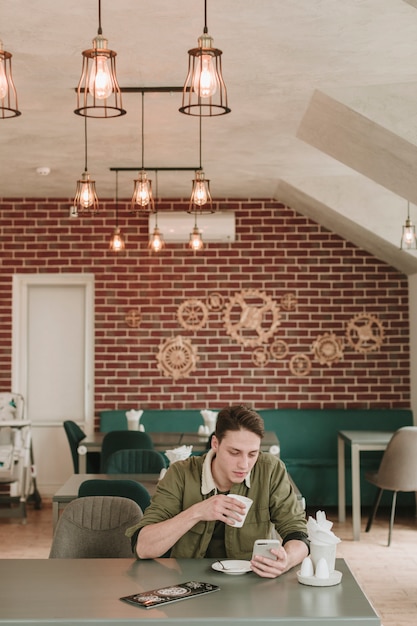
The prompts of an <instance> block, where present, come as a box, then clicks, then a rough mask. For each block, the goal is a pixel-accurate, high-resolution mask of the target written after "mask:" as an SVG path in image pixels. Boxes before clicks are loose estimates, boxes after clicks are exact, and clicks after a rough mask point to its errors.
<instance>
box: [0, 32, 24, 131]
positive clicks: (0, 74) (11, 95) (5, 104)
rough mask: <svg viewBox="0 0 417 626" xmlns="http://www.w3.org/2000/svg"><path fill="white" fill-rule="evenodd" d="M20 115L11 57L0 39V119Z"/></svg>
mask: <svg viewBox="0 0 417 626" xmlns="http://www.w3.org/2000/svg"><path fill="white" fill-rule="evenodd" d="M18 115H21V113H20V111H19V110H18V108H17V94H16V88H15V86H14V82H13V76H12V55H11V54H10V52H6V50H4V49H3V42H2V41H1V39H0V118H2V119H5V118H8V117H17V116H18Z"/></svg>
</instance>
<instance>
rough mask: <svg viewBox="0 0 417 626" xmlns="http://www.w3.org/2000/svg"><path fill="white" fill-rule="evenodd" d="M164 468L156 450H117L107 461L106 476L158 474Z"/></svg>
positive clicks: (162, 459)
mask: <svg viewBox="0 0 417 626" xmlns="http://www.w3.org/2000/svg"><path fill="white" fill-rule="evenodd" d="M165 467H166V463H165V459H164V457H163V456H162V454H160V453H159V452H158V451H157V450H117V452H113V454H112V455H111V456H110V457H109V458H108V459H107V465H106V470H105V473H106V474H158V473H159V472H160V471H161V469H164V468H165Z"/></svg>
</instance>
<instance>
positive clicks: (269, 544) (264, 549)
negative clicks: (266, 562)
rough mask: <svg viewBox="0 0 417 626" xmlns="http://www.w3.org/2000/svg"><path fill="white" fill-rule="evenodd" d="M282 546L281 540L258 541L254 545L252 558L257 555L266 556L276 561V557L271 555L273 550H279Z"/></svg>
mask: <svg viewBox="0 0 417 626" xmlns="http://www.w3.org/2000/svg"><path fill="white" fill-rule="evenodd" d="M280 545H281V542H280V540H279V539H257V540H256V541H255V543H254V544H253V552H252V558H253V557H254V556H255V554H259V556H265V557H266V558H267V559H273V560H276V558H277V557H276V556H275V555H274V554H271V548H275V549H278V548H279V547H280Z"/></svg>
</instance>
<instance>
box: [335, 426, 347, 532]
mask: <svg viewBox="0 0 417 626" xmlns="http://www.w3.org/2000/svg"><path fill="white" fill-rule="evenodd" d="M337 481H338V503H339V522H345V521H346V482H345V441H344V439H342V437H341V436H340V435H338V437H337Z"/></svg>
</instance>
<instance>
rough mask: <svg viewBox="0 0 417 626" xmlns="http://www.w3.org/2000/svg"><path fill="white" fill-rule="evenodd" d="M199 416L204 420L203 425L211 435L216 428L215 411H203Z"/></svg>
mask: <svg viewBox="0 0 417 626" xmlns="http://www.w3.org/2000/svg"><path fill="white" fill-rule="evenodd" d="M200 414H201V416H202V417H203V420H204V425H205V426H206V427H207V428H208V429H209V432H210V433H212V432H213V431H214V429H215V428H216V421H217V414H218V412H217V411H209V410H208V409H204V410H203V411H200Z"/></svg>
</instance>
